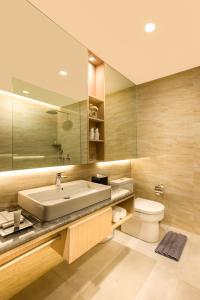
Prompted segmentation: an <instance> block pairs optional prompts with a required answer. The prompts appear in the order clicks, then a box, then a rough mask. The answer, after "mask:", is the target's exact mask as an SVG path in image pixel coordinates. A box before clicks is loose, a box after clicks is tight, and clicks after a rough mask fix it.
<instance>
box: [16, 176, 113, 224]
mask: <svg viewBox="0 0 200 300" xmlns="http://www.w3.org/2000/svg"><path fill="white" fill-rule="evenodd" d="M110 198H111V188H110V186H107V185H102V184H98V183H93V182H90V181H85V180H76V181H71V182H67V183H63V184H62V190H61V191H57V189H56V187H55V185H51V186H46V187H41V188H35V189H30V190H25V191H20V192H18V204H19V205H20V206H21V207H22V208H23V209H25V210H27V211H28V212H30V213H31V214H33V215H34V216H36V217H37V218H39V219H40V220H41V221H51V220H53V219H56V218H59V217H61V216H64V215H67V214H70V213H72V212H75V211H78V210H80V209H83V208H85V207H88V206H90V205H93V204H96V203H98V202H101V201H103V200H106V199H110Z"/></svg>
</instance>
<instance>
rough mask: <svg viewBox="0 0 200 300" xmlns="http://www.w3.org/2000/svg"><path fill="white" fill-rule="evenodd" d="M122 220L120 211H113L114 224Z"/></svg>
mask: <svg viewBox="0 0 200 300" xmlns="http://www.w3.org/2000/svg"><path fill="white" fill-rule="evenodd" d="M120 220H121V214H120V212H119V211H117V210H115V209H113V211H112V222H113V223H117V222H119V221H120Z"/></svg>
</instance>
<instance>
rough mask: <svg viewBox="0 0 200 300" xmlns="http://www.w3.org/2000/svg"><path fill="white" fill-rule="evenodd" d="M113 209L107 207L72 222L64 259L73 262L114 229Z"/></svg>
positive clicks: (68, 230)
mask: <svg viewBox="0 0 200 300" xmlns="http://www.w3.org/2000/svg"><path fill="white" fill-rule="evenodd" d="M111 224H112V209H111V208H110V207H109V208H106V209H103V210H100V211H98V212H96V213H94V214H92V215H90V216H87V217H85V218H83V219H82V220H80V221H76V222H75V223H73V224H71V225H70V226H69V227H68V229H67V239H66V243H65V249H64V254H63V256H64V259H66V260H67V261H68V262H69V263H72V262H73V261H74V260H76V259H77V258H78V257H80V256H81V255H83V254H84V253H85V252H87V251H88V250H90V249H91V248H92V247H94V246H95V245H97V244H98V243H99V242H101V241H102V240H103V239H104V238H105V237H106V236H107V235H108V234H110V233H111V230H112V226H111Z"/></svg>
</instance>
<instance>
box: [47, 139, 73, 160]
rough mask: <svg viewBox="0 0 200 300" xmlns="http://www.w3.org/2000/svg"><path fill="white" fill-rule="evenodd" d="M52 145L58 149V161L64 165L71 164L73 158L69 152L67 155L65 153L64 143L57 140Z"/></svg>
mask: <svg viewBox="0 0 200 300" xmlns="http://www.w3.org/2000/svg"><path fill="white" fill-rule="evenodd" d="M52 146H53V147H54V148H56V151H57V154H58V163H60V164H62V165H69V164H70V159H71V158H70V155H69V153H68V154H67V155H64V151H63V148H62V144H59V143H57V141H54V143H53V145H52Z"/></svg>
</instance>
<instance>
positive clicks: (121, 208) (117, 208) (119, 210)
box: [115, 206, 127, 218]
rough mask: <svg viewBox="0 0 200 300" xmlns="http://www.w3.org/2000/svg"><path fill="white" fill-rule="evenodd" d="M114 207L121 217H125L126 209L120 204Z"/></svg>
mask: <svg viewBox="0 0 200 300" xmlns="http://www.w3.org/2000/svg"><path fill="white" fill-rule="evenodd" d="M115 209H116V210H117V211H118V212H119V213H120V215H121V218H125V217H126V216H127V211H126V209H125V208H123V207H121V206H115Z"/></svg>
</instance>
